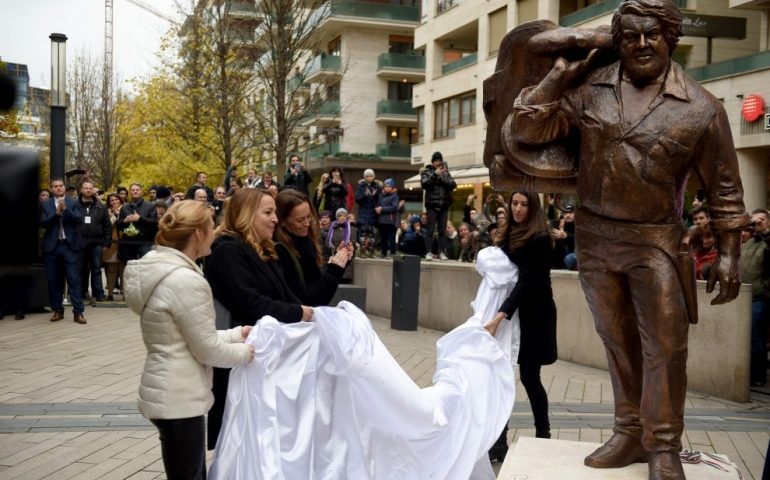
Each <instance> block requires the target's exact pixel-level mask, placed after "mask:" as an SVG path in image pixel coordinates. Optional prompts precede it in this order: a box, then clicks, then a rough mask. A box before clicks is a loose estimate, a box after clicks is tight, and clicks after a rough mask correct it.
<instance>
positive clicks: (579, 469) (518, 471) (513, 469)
mask: <svg viewBox="0 0 770 480" xmlns="http://www.w3.org/2000/svg"><path fill="white" fill-rule="evenodd" d="M599 446H600V444H598V443H590V442H575V441H570V440H546V439H542V438H531V437H520V438H519V441H518V442H516V445H513V446H511V450H510V451H509V452H508V456H507V457H505V462H503V466H502V468H501V469H500V473H499V474H498V476H497V480H554V479H559V480H647V474H648V470H647V464H646V463H635V464H633V465H629V466H627V467H624V468H608V469H597V468H589V467H586V466H585V465H583V459H584V458H585V457H586V456H587V455H589V454H590V453H591V452H593V451H594V450H596V449H597V448H599ZM722 458H725V459H726V457H724V456H722ZM727 469H728V470H729V471H728V472H723V471H721V470H718V469H716V468H714V467H711V466H708V465H705V464H702V463H699V464H684V473H685V476H686V477H687V480H727V479H731V480H733V479H737V478H739V477H738V473H737V471H736V470H735V467H732V466H728V467H727Z"/></svg>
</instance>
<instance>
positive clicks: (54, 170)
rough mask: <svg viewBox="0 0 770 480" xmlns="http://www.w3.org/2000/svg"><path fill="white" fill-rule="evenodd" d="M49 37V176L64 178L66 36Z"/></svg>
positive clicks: (57, 34)
mask: <svg viewBox="0 0 770 480" xmlns="http://www.w3.org/2000/svg"><path fill="white" fill-rule="evenodd" d="M48 38H50V39H51V178H61V179H64V163H65V137H66V119H67V85H66V84H67V36H66V35H64V34H62V33H52V34H51V35H50V36H49V37H48Z"/></svg>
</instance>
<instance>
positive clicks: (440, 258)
mask: <svg viewBox="0 0 770 480" xmlns="http://www.w3.org/2000/svg"><path fill="white" fill-rule="evenodd" d="M438 259H439V260H441V261H447V260H449V257H447V256H446V253H444V252H441V253H440V254H439V256H438Z"/></svg>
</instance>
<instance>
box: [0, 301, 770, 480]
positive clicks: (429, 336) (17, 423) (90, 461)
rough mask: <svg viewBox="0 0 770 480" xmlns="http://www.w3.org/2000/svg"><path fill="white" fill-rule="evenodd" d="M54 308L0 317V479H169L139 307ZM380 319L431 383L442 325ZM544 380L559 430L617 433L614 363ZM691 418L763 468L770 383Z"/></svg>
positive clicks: (694, 437)
mask: <svg viewBox="0 0 770 480" xmlns="http://www.w3.org/2000/svg"><path fill="white" fill-rule="evenodd" d="M49 317H50V314H32V315H28V317H27V319H26V320H24V321H8V320H5V321H0V331H1V333H0V371H2V372H3V375H2V376H0V479H6V478H7V479H16V478H30V479H33V478H53V479H57V480H58V479H68V478H75V479H89V478H93V479H103V478H116V479H117V478H120V479H123V478H153V479H154V478H165V475H164V473H163V465H162V462H161V460H160V447H159V443H158V438H157V431H156V430H155V429H154V427H152V425H151V424H150V423H149V422H148V421H147V420H145V419H143V418H142V417H141V416H140V415H139V413H138V411H137V410H136V396H137V388H138V385H139V376H140V374H141V370H142V366H143V363H144V357H145V350H144V346H143V344H142V341H141V335H140V331H139V323H138V318H137V316H136V315H134V314H133V313H131V312H130V311H129V310H128V309H125V308H113V307H110V306H106V305H101V306H99V307H98V308H93V307H87V309H86V317H87V319H88V324H87V325H78V324H75V323H74V322H71V321H67V319H68V318H70V317H69V316H67V317H65V320H64V321H61V322H57V323H51V322H49V321H48V318H49ZM372 322H373V325H374V327H375V330H377V332H378V334H379V335H380V337H381V338H382V340H383V343H385V345H386V346H387V347H388V348H389V350H390V351H391V353H392V354H393V356H394V358H396V360H397V361H398V362H399V363H400V364H401V365H402V367H403V368H404V369H405V370H406V371H407V373H409V375H410V376H411V377H412V378H413V379H414V380H415V382H416V383H417V384H418V385H420V386H422V387H425V386H428V385H430V384H431V382H432V376H433V371H434V369H435V361H436V359H435V342H436V340H438V338H440V337H441V335H442V333H441V332H436V331H432V330H427V329H423V328H420V329H418V331H416V332H401V331H395V330H391V329H390V328H389V327H390V322H389V320H387V319H382V318H373V319H372ZM542 379H543V384H544V385H545V387H546V389H547V390H548V394H549V397H550V400H551V406H550V407H551V408H550V413H551V417H552V424H553V428H552V434H553V437H554V438H556V439H563V440H575V441H582V442H596V443H598V442H602V441H606V440H607V439H608V438H609V437H610V436H611V434H612V430H611V427H612V388H611V385H610V381H609V375H608V374H607V372H606V371H603V370H599V369H595V368H589V367H583V366H580V365H574V364H569V363H566V362H561V361H559V362H556V363H555V364H554V365H550V366H546V367H544V368H543V370H542ZM767 393H770V391H769V392H767ZM685 422H686V428H685V433H684V435H683V439H682V440H683V444H684V447H685V448H695V449H698V450H701V451H707V452H718V453H725V454H727V455H728V456H729V457H730V459H731V460H732V461H734V462H736V464H738V466H739V468H740V469H741V471H742V472H743V474H744V478H746V479H758V478H761V469H762V466H763V463H764V460H765V457H764V456H765V453H766V449H767V444H768V441H770V395H769V394H766V393H764V392H762V391H754V392H752V401H751V402H749V403H736V402H731V401H728V400H724V399H719V398H714V397H709V396H706V395H703V394H700V393H697V392H688V395H687V405H686V411H685ZM510 426H511V429H510V430H509V435H510V437H509V440H510V441H511V442H513V443H515V442H517V441H518V439H519V438H521V437H533V436H534V433H535V432H534V428H533V427H532V417H531V413H530V410H529V405H528V403H527V397H526V393H525V392H524V389H523V387H522V386H521V384H519V385H518V386H517V398H516V407H515V408H514V411H513V412H512V415H511V422H510ZM209 455H210V454H209ZM497 467H498V468H499V464H498V465H497ZM300 480H301V479H300Z"/></svg>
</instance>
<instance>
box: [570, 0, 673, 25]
mask: <svg viewBox="0 0 770 480" xmlns="http://www.w3.org/2000/svg"><path fill="white" fill-rule="evenodd" d="M674 3H675V4H676V6H677V7H679V8H687V0H674ZM618 5H620V0H605V1H603V2H599V3H594V4H593V5H589V6H587V7H585V8H581V9H580V10H577V11H575V12H572V13H570V14H567V15H564V16H563V17H561V18H559V25H561V26H562V27H570V26H572V25H577V24H579V23H583V22H585V21H587V20H590V19H592V18H595V17H599V16H601V15H604V14H605V13H609V12H612V11H613V10H615V9H617V8H618Z"/></svg>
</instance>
